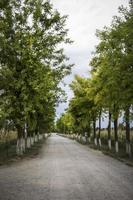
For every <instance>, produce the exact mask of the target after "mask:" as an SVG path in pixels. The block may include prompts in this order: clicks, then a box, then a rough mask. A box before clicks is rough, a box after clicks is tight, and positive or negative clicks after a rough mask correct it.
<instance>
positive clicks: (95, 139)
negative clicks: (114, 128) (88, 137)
mask: <svg viewBox="0 0 133 200" xmlns="http://www.w3.org/2000/svg"><path fill="white" fill-rule="evenodd" d="M94 144H95V145H96V146H97V138H94Z"/></svg>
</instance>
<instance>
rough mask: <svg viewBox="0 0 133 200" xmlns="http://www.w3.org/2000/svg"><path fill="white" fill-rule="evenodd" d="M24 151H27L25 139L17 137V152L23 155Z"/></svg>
mask: <svg viewBox="0 0 133 200" xmlns="http://www.w3.org/2000/svg"><path fill="white" fill-rule="evenodd" d="M24 152H25V144H24V139H23V138H19V139H17V146H16V153H17V155H23V153H24Z"/></svg>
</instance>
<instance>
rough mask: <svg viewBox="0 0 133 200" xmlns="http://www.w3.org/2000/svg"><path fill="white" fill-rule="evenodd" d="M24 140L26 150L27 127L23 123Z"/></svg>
mask: <svg viewBox="0 0 133 200" xmlns="http://www.w3.org/2000/svg"><path fill="white" fill-rule="evenodd" d="M24 140H25V150H26V149H27V147H28V145H27V125H26V123H25V126H24Z"/></svg>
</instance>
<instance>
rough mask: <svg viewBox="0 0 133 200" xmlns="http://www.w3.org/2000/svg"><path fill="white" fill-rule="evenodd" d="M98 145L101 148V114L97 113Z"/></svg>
mask: <svg viewBox="0 0 133 200" xmlns="http://www.w3.org/2000/svg"><path fill="white" fill-rule="evenodd" d="M98 143H99V147H101V146H102V143H101V112H100V113H99V128H98Z"/></svg>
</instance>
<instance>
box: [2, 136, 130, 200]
mask: <svg viewBox="0 0 133 200" xmlns="http://www.w3.org/2000/svg"><path fill="white" fill-rule="evenodd" d="M0 200H133V168H132V167H129V166H126V165H125V164H124V163H121V162H119V161H117V160H115V159H113V158H110V157H108V156H105V155H103V154H102V153H101V152H99V151H95V150H92V149H89V148H88V147H87V146H84V145H81V144H79V143H77V142H75V141H72V140H69V139H67V138H63V137H60V136H54V135H53V136H51V137H50V138H48V140H47V142H46V143H45V144H44V146H43V148H42V150H41V154H40V155H39V156H37V157H36V158H32V159H29V160H25V161H22V162H19V163H17V164H13V165H11V166H3V167H0Z"/></svg>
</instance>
